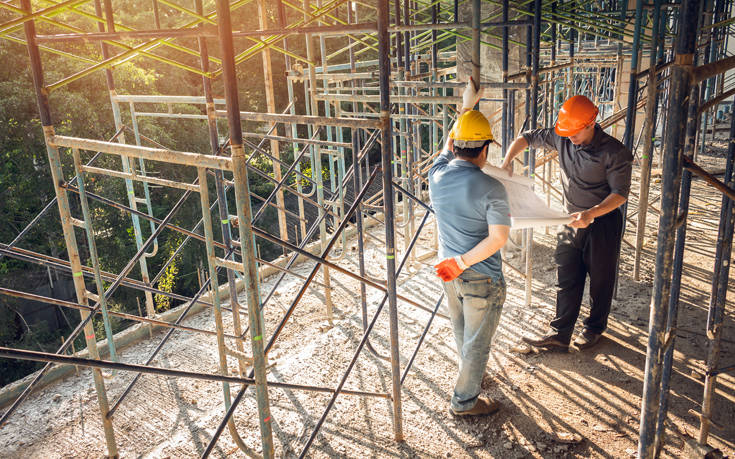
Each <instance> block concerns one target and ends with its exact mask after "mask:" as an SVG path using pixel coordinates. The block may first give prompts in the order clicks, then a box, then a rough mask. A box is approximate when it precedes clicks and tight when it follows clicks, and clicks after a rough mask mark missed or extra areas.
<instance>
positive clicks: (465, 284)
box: [444, 269, 505, 411]
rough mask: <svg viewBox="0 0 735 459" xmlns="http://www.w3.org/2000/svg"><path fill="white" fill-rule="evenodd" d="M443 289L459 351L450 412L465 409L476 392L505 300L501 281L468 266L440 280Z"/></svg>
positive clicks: (475, 395)
mask: <svg viewBox="0 0 735 459" xmlns="http://www.w3.org/2000/svg"><path fill="white" fill-rule="evenodd" d="M444 291H445V292H446V294H447V301H448V303H449V317H450V318H451V320H452V327H453V328H454V339H455V340H456V342H457V352H458V353H459V376H458V377H457V382H456V384H455V386H454V395H453V396H452V401H451V403H452V408H453V409H454V411H467V410H470V409H472V407H474V406H475V402H476V401H477V397H478V396H479V395H480V388H481V385H482V377H483V375H484V374H485V366H486V365H487V360H488V358H489V357H490V344H491V342H492V339H493V335H494V334H495V330H496V329H497V328H498V322H500V313H501V311H502V310H503V303H504V302H505V281H504V280H503V278H502V277H501V278H499V279H493V278H491V277H489V276H487V275H485V274H480V273H478V272H477V271H473V270H472V269H468V270H466V271H465V272H463V273H462V274H461V275H460V276H459V277H458V278H456V279H454V280H453V281H450V282H444Z"/></svg>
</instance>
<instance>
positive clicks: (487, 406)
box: [449, 395, 500, 416]
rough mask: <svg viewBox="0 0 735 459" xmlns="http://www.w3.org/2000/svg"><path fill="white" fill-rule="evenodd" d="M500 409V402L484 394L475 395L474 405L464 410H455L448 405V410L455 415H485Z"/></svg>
mask: <svg viewBox="0 0 735 459" xmlns="http://www.w3.org/2000/svg"><path fill="white" fill-rule="evenodd" d="M499 409H500V403H499V402H497V401H495V400H493V399H491V398H488V397H484V396H482V395H481V396H479V397H477V401H476V402H475V406H473V407H472V408H470V409H469V410H465V411H455V410H454V408H452V407H450V408H449V411H451V412H452V414H453V415H455V416H487V415H489V414H493V413H495V412H497V411H498V410H499Z"/></svg>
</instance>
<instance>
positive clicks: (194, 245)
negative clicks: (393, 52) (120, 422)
mask: <svg viewBox="0 0 735 459" xmlns="http://www.w3.org/2000/svg"><path fill="white" fill-rule="evenodd" d="M204 3H205V12H206V13H209V12H212V11H213V10H214V6H213V2H211V1H207V2H204ZM265 4H266V9H267V15H268V17H269V18H270V20H271V21H272V22H271V24H270V26H274V25H275V22H274V21H275V18H277V17H278V15H277V14H276V7H277V5H276V3H275V2H265ZM158 6H159V8H160V27H162V28H175V27H181V26H183V25H185V24H187V23H189V22H191V17H190V16H189V17H187V16H186V15H184V14H183V13H182V12H181V11H177V10H175V9H173V8H171V7H169V6H167V5H163V4H159V5H158ZM77 8H78V9H79V10H82V11H85V12H87V13H94V6H93V5H91V4H85V5H80V6H78V7H77ZM151 11H152V9H151V2H150V0H130V1H126V2H115V19H116V22H118V23H120V24H125V25H127V26H130V27H132V28H134V29H138V30H145V29H152V28H154V27H155V24H154V22H153V17H152V13H151ZM287 15H288V16H289V17H288V19H287V20H288V21H289V22H290V21H293V20H295V19H300V18H302V17H303V15H302V14H301V13H299V12H298V11H295V10H292V9H287ZM16 16H17V15H15V14H14V13H11V12H10V11H8V10H7V9H0V22H4V21H7V20H11V19H14V18H15V17H16ZM57 19H58V20H60V21H62V22H64V23H66V24H69V25H71V26H74V27H78V28H80V29H84V30H86V31H89V28H90V21H89V19H88V18H84V17H81V16H77V15H72V14H66V13H65V14H62V15H59V16H58V17H57ZM364 19H365V20H369V19H370V18H369V17H365V18H364ZM232 21H233V24H236V25H237V26H236V27H237V28H238V29H240V30H255V29H258V28H260V26H259V24H258V18H257V15H256V14H253V12H252V8H251V7H247V6H243V7H241V8H238V9H236V10H235V11H234V12H233V16H232ZM36 26H37V32H38V33H39V34H48V33H60V30H59V28H58V27H57V26H54V25H50V24H48V23H45V22H40V21H39V22H37V23H36ZM13 34H14V35H16V36H18V37H21V36H22V33H15V32H14V33H13ZM176 43H177V44H178V45H179V46H183V47H185V48H188V49H190V50H194V51H196V50H197V48H198V44H197V41H196V40H195V39H188V38H187V39H177V40H176ZM208 43H209V46H210V48H209V53H210V56H212V57H213V58H215V59H216V58H217V57H218V56H219V52H220V51H219V47H218V46H217V42H216V41H215V40H208ZM334 43H335V44H334V46H333V45H332V44H329V45H328V47H329V48H328V50H327V51H328V52H333V51H335V50H336V47H342V46H344V43H337V42H336V41H335V42H334ZM235 44H236V47H237V48H238V52H240V51H244V50H247V49H248V48H250V47H252V46H253V43H252V41H251V40H249V39H246V38H236V43H235ZM48 46H49V47H51V48H54V49H57V50H59V51H61V52H64V53H71V54H74V55H78V56H83V58H82V59H74V58H70V57H69V56H60V55H57V54H53V53H50V52H48V51H46V50H43V49H42V50H41V57H42V63H43V76H44V81H45V84H46V85H52V84H54V83H56V82H58V81H61V80H63V79H65V78H67V77H69V76H71V75H74V74H76V73H78V72H80V71H81V70H84V69H86V68H88V67H89V66H90V64H91V62H99V61H101V60H102V52H101V49H100V47H99V44H98V43H86V42H81V41H75V42H64V43H62V42H58V43H53V44H52V45H51V44H49V45H48ZM304 46H305V45H304V41H303V40H302V39H296V38H294V37H289V38H288V48H289V50H290V51H292V52H294V53H296V54H298V55H306V51H305V49H304ZM121 50H122V48H120V47H117V46H115V45H111V46H110V52H111V54H116V53H118V52H120V51H121ZM152 51H153V52H154V54H155V55H156V56H159V57H160V58H162V59H171V60H175V61H178V62H181V63H182V64H183V65H186V66H189V67H191V68H198V67H199V65H200V64H199V57H198V56H196V55H192V54H189V53H185V52H182V51H181V50H180V49H178V50H177V49H174V48H171V47H166V46H160V47H156V48H155V50H152ZM317 54H318V52H317ZM248 55H249V57H248V58H247V59H246V60H244V61H243V62H240V63H239V64H238V66H237V78H238V85H239V91H238V98H239V101H240V106H241V109H243V110H247V111H256V112H257V111H260V112H264V111H266V99H265V91H264V84H263V69H262V60H261V55H260V54H259V53H256V52H254V53H249V54H248ZM315 59H317V60H318V59H319V58H318V56H315ZM0 62H3V63H7V65H4V66H2V67H0V203H2V205H0V243H3V244H7V243H9V242H10V241H12V240H13V239H14V238H15V237H16V236H17V235H18V234H19V233H20V231H21V230H22V229H23V228H24V227H25V226H26V225H27V224H28V223H29V222H30V221H31V220H32V219H33V218H34V217H35V216H36V215H37V214H38V212H39V211H40V210H41V209H43V208H44V207H45V206H46V205H47V204H48V203H49V202H51V200H52V199H54V198H55V196H56V194H55V190H54V187H53V183H52V180H51V174H50V168H49V164H48V156H47V151H46V145H45V142H44V137H43V132H42V129H41V124H40V121H39V115H38V106H37V100H36V94H35V90H34V86H33V83H32V77H31V72H30V66H29V65H28V51H27V49H26V47H25V46H24V45H22V44H19V43H15V42H11V41H8V40H0ZM272 62H273V67H272V73H273V75H276V76H278V75H283V74H284V72H285V63H284V59H283V57H282V56H281V55H279V54H278V53H275V52H274V53H273V60H272ZM214 67H215V68H216V67H217V66H216V65H215V66H214ZM111 72H112V77H113V80H114V85H115V87H114V89H115V91H116V92H117V93H118V94H164V95H201V94H203V92H202V79H201V76H200V75H198V74H196V73H193V72H187V71H184V70H181V69H180V68H177V67H175V66H172V65H170V64H168V63H166V62H163V61H161V60H154V59H151V58H149V57H143V56H139V57H136V58H134V59H131V60H128V61H125V62H124V63H119V64H117V65H116V66H115V67H113V68H112V69H111ZM275 91H276V92H275V100H276V106H277V107H278V109H279V110H282V109H283V108H284V107H285V106H286V104H287V103H288V102H289V99H288V94H287V88H286V85H285V84H276V85H275ZM213 92H214V96H215V97H216V98H221V97H223V95H224V90H223V87H222V81H221V78H219V79H216V80H214V81H213ZM296 94H297V95H296V97H295V100H294V101H293V102H294V103H295V104H296V105H297V111H298V112H300V113H303V108H302V107H303V103H304V101H303V91H299V90H297V91H296ZM49 102H50V108H51V116H52V122H53V126H54V129H55V131H56V133H58V134H62V135H70V136H78V137H85V138H92V139H99V140H109V139H110V138H111V137H112V136H113V134H115V132H116V127H115V121H114V119H113V113H112V110H111V103H110V92H109V90H108V87H107V84H106V75H105V72H103V71H97V72H95V73H92V74H90V75H88V76H85V77H83V78H80V79H77V80H75V81H73V82H71V83H69V84H66V85H63V86H60V87H58V88H56V89H54V90H52V91H51V92H50V93H49ZM166 108H167V107H160V106H159V107H155V106H153V105H151V104H143V105H137V106H136V109H137V110H139V111H162V110H165V109H166ZM170 108H171V110H172V111H175V112H178V113H190V114H202V113H203V106H201V105H196V106H193V105H175V106H172V107H170ZM120 121H121V122H122V123H123V124H125V125H126V126H131V125H132V119H131V115H130V111H129V108H128V106H127V105H125V104H123V105H122V106H121V120H120ZM258 124H259V125H262V123H258ZM138 128H139V132H140V134H141V135H142V136H144V137H146V138H149V139H152V140H153V141H155V142H157V143H159V144H161V145H163V146H164V147H166V148H170V149H175V150H181V151H192V152H197V153H206V154H210V153H211V147H210V145H209V139H208V135H207V124H206V122H205V121H203V120H183V119H164V118H141V119H139V120H138ZM243 128H244V129H245V130H247V131H254V130H256V129H257V126H256V123H247V122H246V123H243ZM219 129H220V135H224V133H225V132H226V130H227V123H225V122H223V121H220V122H219ZM301 129H303V127H302V128H301ZM281 134H283V132H281ZM302 135H304V133H303V132H302ZM135 141H136V139H135V137H134V135H133V134H132V133H131V132H125V142H126V143H134V142H135ZM141 143H142V144H144V145H147V146H152V145H153V144H152V143H150V142H149V141H147V140H145V139H142V140H141ZM284 147H285V148H284V152H283V153H282V157H285V159H284V160H285V161H286V162H287V163H290V161H292V160H293V151H292V150H291V148H290V147H286V146H284ZM265 148H266V149H267V148H268V144H267V143H266V146H265ZM59 154H60V158H61V163H62V164H61V166H62V169H63V172H64V179H65V180H70V179H71V178H72V177H73V174H74V172H73V170H74V169H73V167H72V161H71V154H70V152H69V151H67V150H65V149H60V150H59ZM81 154H82V162H87V161H89V160H90V159H91V158H92V156H93V154H94V152H86V151H82V152H81ZM120 161H121V159H120V158H119V157H116V156H113V155H102V156H100V157H99V158H98V159H97V160H96V163H95V166H98V167H102V168H109V169H115V170H120V169H121V164H120ZM254 165H255V166H256V167H258V168H259V169H261V170H263V171H265V173H266V174H269V175H271V177H272V176H273V165H272V162H271V161H270V160H269V159H267V158H266V157H265V156H262V155H258V156H257V157H256V158H255V159H254ZM302 165H303V167H302V171H303V173H304V174H305V175H307V176H309V177H311V174H312V172H311V170H310V166H309V161H303V162H302ZM137 167H140V166H139V165H138V166H137ZM145 168H146V171H147V172H148V173H150V174H153V175H155V176H157V177H162V178H166V179H170V180H176V181H182V182H192V181H193V180H194V179H195V178H196V171H195V170H193V169H192V168H185V167H180V166H175V165H171V164H166V163H159V162H155V161H146V162H145ZM321 173H322V177H323V179H324V180H327V178H328V169H327V168H326V167H324V168H322V172H321ZM227 178H228V179H231V176H228V177H227ZM294 180H295V179H294ZM212 182H213V181H212V180H210V187H211V185H212ZM294 183H295V182H293V183H292V184H294ZM303 184H304V185H305V186H309V184H308V182H307V181H305V180H304V181H303ZM85 186H86V189H87V190H88V191H89V192H90V193H95V194H97V195H100V196H103V197H105V198H107V199H110V200H112V201H116V202H119V203H122V204H125V205H129V201H128V194H127V190H126V188H125V183H124V181H122V180H120V179H118V178H110V177H102V176H94V175H89V176H88V177H87V180H86V181H85ZM134 187H135V193H136V196H137V197H139V198H140V197H143V196H144V194H143V186H142V184H141V183H136V184H135V185H134ZM249 187H250V190H251V192H253V193H255V194H258V195H259V196H261V197H263V198H265V197H267V196H268V195H269V194H270V193H271V191H272V190H273V188H274V185H273V183H272V181H270V180H268V179H266V178H265V177H263V176H260V175H258V174H256V173H250V174H249ZM150 194H151V206H150V207H151V208H148V206H146V205H145V204H141V203H138V209H139V210H141V211H143V212H149V213H150V214H152V215H153V216H155V217H157V218H163V217H165V216H166V215H167V214H168V213H169V212H170V210H171V208H172V207H173V205H174V204H175V203H176V202H177V201H178V200H179V199H180V198H181V196H182V192H181V190H177V189H170V188H162V187H152V188H151V189H150ZM212 196H216V194H215V193H214V192H212ZM287 197H290V198H293V195H288V194H287ZM69 200H70V205H71V211H72V214H73V215H74V216H75V217H76V218H80V217H81V209H80V206H79V201H78V197H77V196H76V195H74V194H73V193H69ZM228 200H229V202H228V207H229V213H231V214H234V213H235V202H234V195H233V193H231V192H230V194H229V195H228ZM251 204H252V207H253V209H258V208H259V206H261V205H262V200H259V199H257V198H253V199H252V200H251ZM90 210H91V215H92V224H93V227H94V230H95V235H96V245H97V250H98V253H99V258H100V260H99V262H100V266H101V268H102V270H104V271H107V272H111V273H118V272H120V271H121V270H122V268H123V267H124V266H125V265H126V264H127V262H128V260H130V258H131V257H132V256H133V255H134V254H135V253H136V252H137V249H138V248H137V245H136V241H135V235H134V230H133V223H132V220H131V218H130V215H128V214H127V213H126V212H124V211H121V210H120V209H116V208H114V207H111V206H108V205H106V204H101V203H99V202H97V201H94V200H90ZM214 214H215V215H216V214H217V209H215V210H214ZM200 218H201V205H200V202H199V199H198V196H196V194H194V195H193V196H192V197H191V198H189V199H187V200H186V201H185V202H184V204H183V205H182V206H181V207H180V209H179V210H178V212H177V213H176V214H175V216H174V217H173V218H172V220H171V222H172V223H173V224H175V225H178V226H181V227H184V228H186V229H190V230H191V229H193V228H194V226H195V224H196V222H197V221H199V219H200ZM215 221H217V219H215ZM277 222H278V219H277V212H276V211H275V209H274V208H269V209H267V210H266V212H265V214H264V215H263V217H262V219H261V220H260V221H259V223H258V224H259V226H260V227H262V228H266V229H269V228H276V227H277V224H278V223H277ZM140 227H141V231H142V234H141V237H142V239H143V240H144V241H145V240H146V239H147V238H148V237H149V236H150V234H151V231H152V229H151V227H150V225H149V222H148V221H146V220H144V219H141V220H140ZM200 231H201V230H200ZM273 232H274V233H277V230H275V231H273ZM215 234H216V236H218V237H220V236H221V235H220V229H219V225H215ZM77 241H78V244H79V250H80V255H81V257H82V261H83V263H84V264H86V265H89V266H91V264H92V263H91V260H90V258H89V250H88V248H87V247H86V239H85V237H84V235H83V234H82V232H81V231H80V230H77ZM183 241H184V238H183V237H182V236H181V235H180V234H179V233H175V232H173V231H169V230H166V231H164V232H163V233H162V234H161V235H160V236H159V237H158V241H157V242H158V247H159V248H160V250H159V251H158V253H156V254H155V255H153V256H150V257H146V259H145V260H146V263H147V266H148V272H149V275H150V278H151V279H153V278H154V277H155V276H156V274H157V273H158V272H159V270H160V269H161V268H162V267H163V265H164V263H165V262H166V260H168V258H169V257H170V256H171V255H172V254H173V253H174V252H175V250H176V248H177V247H178V246H179V245H180V244H181V243H182V242H183ZM18 245H19V246H20V247H27V248H30V249H32V250H33V251H35V252H39V253H43V254H48V255H50V256H53V257H58V258H61V259H68V255H67V253H66V246H65V241H64V238H63V233H62V231H61V227H60V224H59V213H58V210H57V208H56V206H52V207H51V209H50V210H49V212H48V213H47V214H46V216H45V217H44V218H42V219H40V221H39V222H38V224H37V225H36V226H35V227H34V228H33V229H32V230H31V231H30V232H28V234H26V235H25V236H24V237H23V239H22V240H21V242H20V243H19V244H18ZM258 245H259V247H260V249H261V252H260V253H261V255H262V256H263V257H264V258H266V259H272V258H274V257H276V256H278V255H280V254H281V253H282V250H281V249H280V247H277V246H275V245H274V244H270V243H267V242H264V241H258ZM151 251H152V250H151V249H150V248H149V249H148V252H151ZM202 260H206V258H205V253H204V244H203V243H202V242H201V241H196V240H190V241H189V242H188V243H187V245H186V246H185V248H184V249H183V250H182V251H181V252H179V254H178V255H177V258H176V260H175V261H174V262H173V263H172V264H171V265H169V266H168V267H167V268H166V270H165V271H164V273H163V274H162V275H161V277H160V279H159V280H158V282H157V283H156V285H157V286H158V288H160V289H162V290H165V291H169V292H173V291H175V292H176V293H179V294H182V295H187V296H192V295H193V294H194V293H195V292H196V291H197V290H198V289H199V286H198V282H197V279H196V275H195V273H196V267H197V266H198V265H199V263H200V262H201V261H202ZM39 274H42V275H43V276H39ZM45 276H46V273H45V268H44V267H40V266H38V265H33V264H30V263H27V262H24V261H18V260H15V259H12V258H9V257H3V258H1V259H0V285H1V286H10V287H12V288H16V289H18V290H23V291H30V290H32V289H33V288H34V287H35V286H36V285H34V282H35V281H33V280H32V279H39V278H45ZM128 277H131V278H135V279H140V278H141V271H140V267H139V265H137V264H136V267H135V268H133V270H132V271H131V272H130V273H129V274H128ZM88 282H89V281H88ZM92 285H93V283H91V282H90V283H89V286H88V288H90V289H93V287H92ZM140 297H141V294H140V293H139V292H137V291H134V290H132V289H129V288H126V287H121V288H119V289H118V290H117V291H116V292H115V293H114V295H113V299H110V300H109V301H108V303H109V307H110V308H111V310H115V311H123V312H128V313H135V314H137V311H138V307H137V302H136V299H139V298H140ZM11 306H12V305H11V304H10V302H8V301H4V300H3V298H2V297H0V344H1V345H6V346H11V347H28V348H33V349H39V348H43V349H44V350H49V351H52V350H55V349H56V348H57V347H58V345H59V344H60V339H59V337H60V336H61V335H63V334H68V332H69V327H64V328H63V329H60V330H49V329H48V327H46V326H45V324H33V326H31V327H30V329H28V327H25V326H24V325H23V323H22V322H21V321H20V319H19V317H18V316H17V314H15V313H14V312H13V310H12V308H11ZM155 306H156V309H157V310H158V311H163V310H165V309H168V308H170V307H173V306H175V304H172V301H171V300H170V299H169V298H168V297H163V296H156V298H155ZM67 316H68V317H73V318H74V320H76V321H78V320H79V319H78V317H79V314H78V313H76V312H75V313H74V314H71V313H69V312H68V311H67ZM111 322H112V326H113V331H119V330H121V329H123V328H124V327H126V326H128V325H129V324H130V321H127V320H121V319H117V318H114V317H111ZM93 323H94V326H95V330H96V332H97V335H98V337H100V338H101V337H104V336H105V333H104V329H103V325H102V320H101V318H100V317H97V318H95V319H94V322H93ZM75 324H76V322H73V323H72V324H71V325H72V326H73V325H75ZM75 345H76V346H77V350H80V349H81V348H83V347H84V338H83V337H82V336H79V337H78V338H77V339H76V341H75ZM37 367H38V365H37V364H35V363H31V362H18V361H7V360H0V375H1V376H0V384H6V383H7V382H9V381H12V380H14V379H17V378H19V377H22V376H23V375H25V374H27V373H28V372H30V371H32V370H33V369H35V368H37Z"/></svg>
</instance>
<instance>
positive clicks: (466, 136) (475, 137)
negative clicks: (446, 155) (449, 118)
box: [449, 110, 495, 148]
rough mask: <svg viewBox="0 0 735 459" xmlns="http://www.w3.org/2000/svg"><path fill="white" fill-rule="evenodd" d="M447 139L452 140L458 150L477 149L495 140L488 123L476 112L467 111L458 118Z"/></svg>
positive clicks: (483, 116)
mask: <svg viewBox="0 0 735 459" xmlns="http://www.w3.org/2000/svg"><path fill="white" fill-rule="evenodd" d="M449 137H450V138H452V139H454V145H455V146H456V147H458V148H478V147H482V146H483V145H485V142H487V141H488V140H490V141H492V140H494V139H495V138H494V137H493V131H492V130H491V129H490V122H489V121H488V120H487V118H485V115H483V114H482V113H480V112H478V111H477V110H469V111H467V112H465V113H464V114H463V115H462V116H460V117H459V118H458V119H457V122H456V123H454V127H453V128H452V131H451V132H450V133H449Z"/></svg>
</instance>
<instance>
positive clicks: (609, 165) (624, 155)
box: [522, 125, 633, 213]
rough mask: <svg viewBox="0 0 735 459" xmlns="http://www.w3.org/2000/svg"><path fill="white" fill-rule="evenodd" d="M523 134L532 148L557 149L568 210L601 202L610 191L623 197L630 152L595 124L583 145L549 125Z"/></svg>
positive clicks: (626, 188) (626, 194)
mask: <svg viewBox="0 0 735 459" xmlns="http://www.w3.org/2000/svg"><path fill="white" fill-rule="evenodd" d="M522 135H523V137H524V138H525V139H526V141H528V144H529V145H530V146H532V147H534V148H542V147H546V148H549V149H551V150H556V151H557V152H558V153H559V164H560V165H561V183H562V187H563V189H564V206H565V208H566V211H567V212H569V213H572V212H580V211H583V210H587V209H589V208H590V207H594V206H596V205H597V204H599V203H601V202H602V201H603V200H604V199H605V198H606V197H607V196H608V195H609V194H610V193H615V194H619V195H621V196H623V197H625V198H627V197H628V193H629V192H630V175H631V171H632V168H633V166H632V164H633V155H632V154H631V153H630V150H628V149H627V148H625V145H623V144H622V143H620V142H619V141H618V140H617V139H615V138H614V137H612V136H610V135H608V134H606V133H605V131H603V130H602V128H601V127H600V125H595V134H594V137H593V138H592V141H591V142H590V143H589V144H587V145H574V144H573V143H572V142H571V141H570V140H569V139H568V138H567V137H561V136H559V135H557V133H556V132H554V129H553V128H548V129H535V130H532V131H526V132H524V133H523V134H522Z"/></svg>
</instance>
